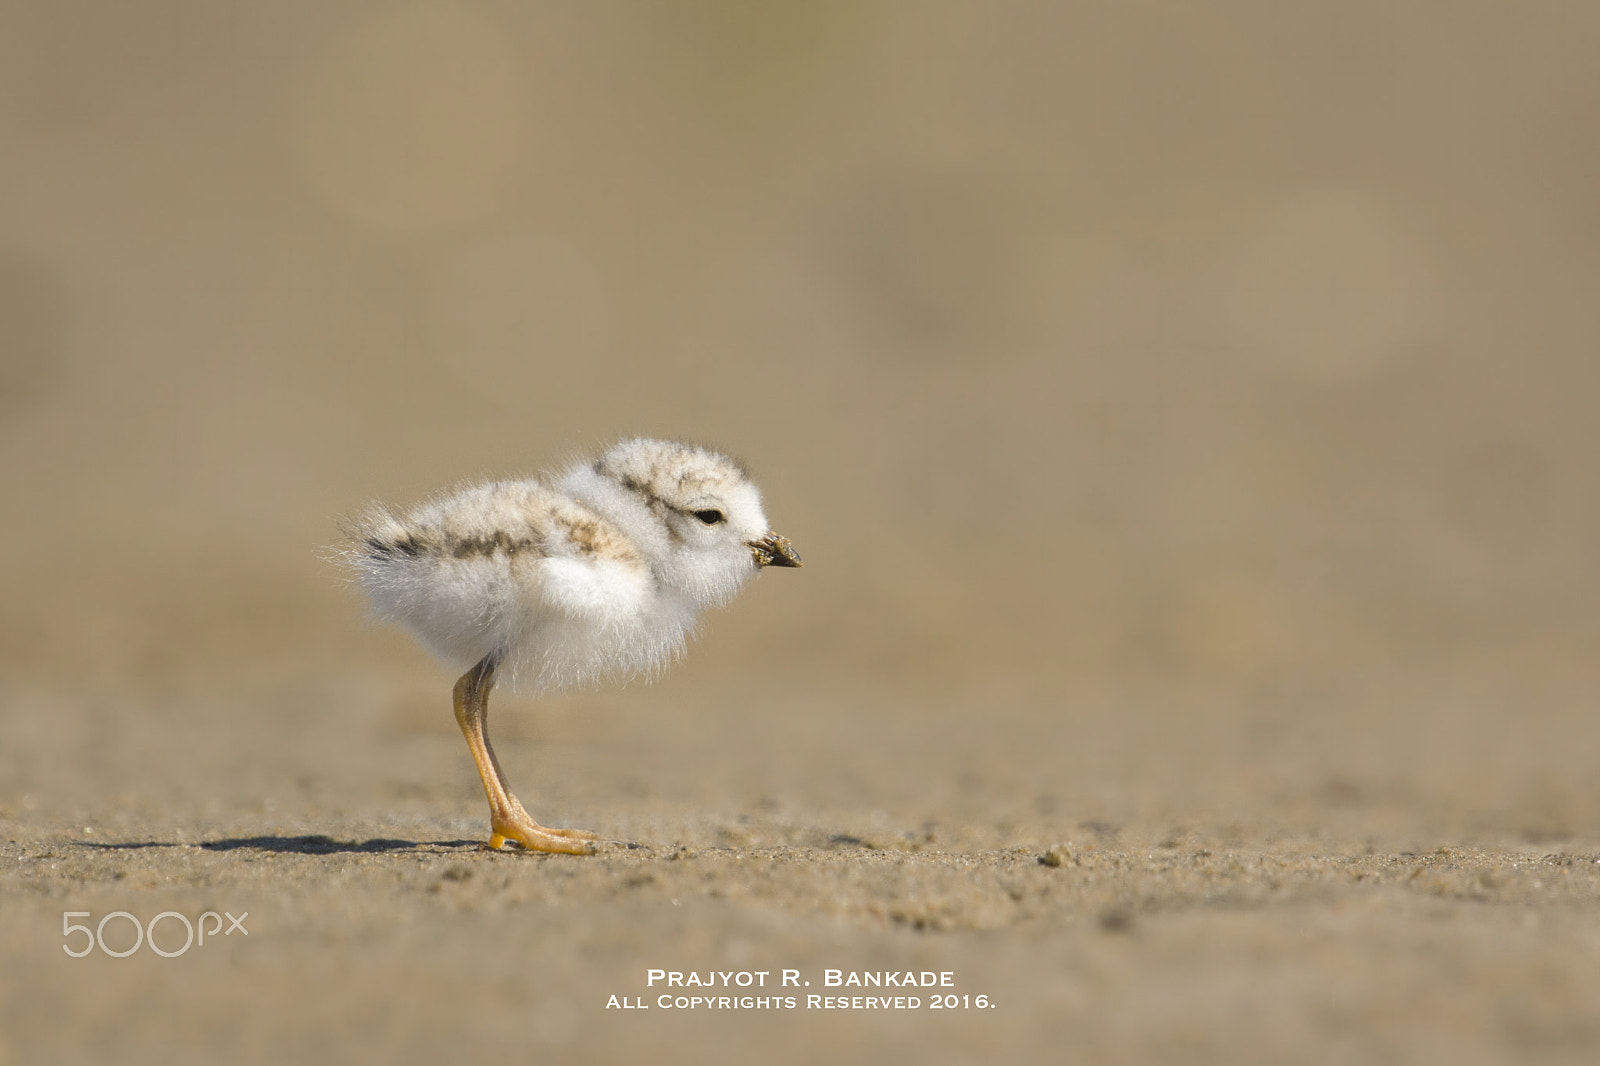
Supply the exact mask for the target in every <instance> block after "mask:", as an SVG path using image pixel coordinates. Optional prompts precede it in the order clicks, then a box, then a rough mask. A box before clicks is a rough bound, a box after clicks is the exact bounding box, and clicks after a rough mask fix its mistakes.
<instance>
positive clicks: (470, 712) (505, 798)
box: [455, 659, 595, 855]
mask: <svg viewBox="0 0 1600 1066" xmlns="http://www.w3.org/2000/svg"><path fill="white" fill-rule="evenodd" d="M492 688H494V662H493V661H492V660H491V659H484V660H483V661H482V662H480V663H479V664H478V665H477V666H474V667H473V668H472V669H471V670H468V671H467V672H466V673H465V674H463V675H461V680H460V681H457V682H456V691H455V699H456V721H457V722H458V723H459V724H460V725H461V732H462V735H464V736H465V737H466V738H467V746H468V747H469V748H471V749H472V759H473V761H474V762H476V763H477V764H478V776H479V777H481V778H483V790H484V792H486V793H488V795H489V830H490V833H489V846H490V847H491V848H499V847H501V846H503V845H504V844H505V842H506V841H507V840H515V841H516V842H517V843H519V844H521V845H522V846H523V847H525V848H531V849H533V850H534V851H560V852H564V853H566V854H568V855H592V854H593V853H594V846H593V845H592V844H589V843H588V841H591V840H593V839H595V834H593V833H590V832H587V831H585V830H582V829H551V828H549V827H547V826H542V825H540V824H539V823H538V822H536V821H534V820H533V819H532V818H531V817H529V815H528V812H527V811H525V810H523V809H522V804H521V803H518V802H517V797H515V796H513V795H512V794H511V789H510V788H509V787H508V786H507V785H506V775H505V772H504V771H502V770H501V769H500V760H498V759H496V758H495V757H494V749H493V748H491V747H490V746H489V690H490V689H492Z"/></svg>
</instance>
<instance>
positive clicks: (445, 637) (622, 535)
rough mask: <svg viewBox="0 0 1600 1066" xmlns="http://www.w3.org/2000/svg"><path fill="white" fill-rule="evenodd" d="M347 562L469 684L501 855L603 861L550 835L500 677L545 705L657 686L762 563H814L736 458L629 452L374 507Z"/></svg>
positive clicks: (586, 836)
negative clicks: (506, 748)
mask: <svg viewBox="0 0 1600 1066" xmlns="http://www.w3.org/2000/svg"><path fill="white" fill-rule="evenodd" d="M352 539H353V541H354V545H353V547H352V548H351V549H350V550H349V552H348V553H347V555H348V557H349V559H350V561H351V563H352V564H353V566H354V568H355V570H356V573H357V576H358V578H359V580H360V583H361V585H362V586H363V587H364V588H365V589H366V592H367V594H368V596H369V597H370V598H371V600H372V603H373V605H374V607H375V608H376V609H377V612H378V613H379V614H380V615H381V616H382V617H383V618H385V619H386V620H389V621H392V622H396V623H398V624H400V625H402V626H404V627H405V628H406V629H408V630H410V631H411V632H412V633H413V634H414V635H415V636H416V637H417V639H418V640H420V641H421V642H422V643H423V645H425V646H426V647H427V648H428V649H429V650H430V651H432V652H433V653H434V654H435V655H437V656H438V657H439V658H440V659H442V660H444V661H445V662H446V663H447V664H449V665H451V666H453V667H454V668H456V669H464V670H465V671H466V672H465V673H464V674H462V675H461V679H460V680H459V681H457V682H456V686H455V711H456V721H457V722H458V723H459V724H460V726H461V732H462V733H463V734H464V735H465V736H466V738H467V745H468V747H470V748H471V749H472V758H473V760H474V761H475V762H476V763H477V764H478V773H479V775H480V776H481V777H482V778H483V788H484V791H485V792H486V793H487V794H488V797H489V828H490V836H489V846H490V847H493V848H499V847H502V846H503V845H504V844H505V842H506V841H507V840H514V841H516V842H517V843H519V844H521V845H522V846H523V847H525V848H531V849H534V850H538V851H558V852H566V853H569V854H577V855H583V854H589V853H591V852H592V851H593V850H594V848H593V845H592V844H590V843H589V842H590V841H591V840H594V839H595V834H593V833H590V832H587V831H585V830H581V829H552V828H549V827H547V826H543V825H540V824H539V823H538V822H536V821H534V820H533V818H532V817H530V816H529V814H528V812H527V811H526V810H524V809H523V807H522V804H521V803H519V802H518V801H517V798H516V796H514V795H512V793H511V788H510V786H509V785H508V784H507V783H506V779H505V773H504V772H503V771H502V770H501V769H500V763H499V760H497V759H496V758H495V754H494V748H493V747H491V746H490V744H489V728H488V713H489V703H488V701H489V692H490V690H491V689H492V688H493V687H494V685H495V682H496V680H498V679H502V678H503V679H507V680H509V681H510V683H511V684H512V686H513V687H514V688H517V689H521V690H525V691H529V692H533V693H539V692H548V691H552V690H555V689H560V688H565V687H567V686H571V685H581V684H587V683H592V682H597V681H600V680H604V679H617V678H627V677H632V676H636V675H639V674H654V673H658V672H660V671H661V670H663V669H665V668H666V666H667V665H669V664H670V663H671V662H672V661H673V660H674V659H675V658H677V657H678V656H679V655H680V654H682V652H683V648H684V645H685V644H686V643H687V641H688V639H689V637H690V636H691V635H692V634H693V630H694V626H695V620H696V618H697V617H698V615H699V613H700V612H701V611H702V610H704V609H705V608H707V607H712V606H716V605H718V604H721V603H724V602H725V601H727V600H728V599H729V598H730V597H731V596H732V595H733V594H734V593H735V592H737V591H738V590H739V588H740V586H742V585H743V584H744V583H745V582H746V581H748V580H749V579H750V578H752V577H754V576H755V575H756V574H757V573H758V572H759V571H760V570H761V569H762V568H763V567H767V566H785V567H797V566H799V565H800V556H799V555H797V554H796V553H795V550H794V548H793V547H791V546H790V544H789V541H788V540H786V539H785V538H783V537H780V536H779V535H778V534H776V533H774V532H772V531H771V530H770V529H768V528H767V519H766V515H765V513H763V511H762V508H761V493H760V491H759V490H758V489H757V488H756V486H755V485H754V484H753V483H752V482H751V481H750V478H749V476H748V475H747V474H746V472H745V470H744V468H743V467H742V466H740V465H739V464H738V463H737V462H735V461H733V460H732V459H729V458H727V457H726V456H723V455H718V454H716V453H715V452H711V451H707V450H706V449H704V448H699V447H696V446H694V445H690V444H681V443H677V442H672V441H660V440H645V439H636V440H625V441H622V442H620V443H618V444H616V445H614V446H612V447H611V448H610V449H608V450H607V451H606V452H605V453H604V454H603V455H601V456H600V458H599V459H596V460H594V461H593V462H587V463H582V464H579V465H576V466H573V467H571V468H570V469H568V470H567V471H566V473H565V474H563V475H562V476H560V477H559V478H558V479H556V480H554V481H553V482H550V483H546V482H544V481H540V480H537V479H530V480H522V481H491V482H489V483H487V484H483V485H477V486H474V487H472V488H468V489H464V490H462V491H458V492H455V493H452V494H450V495H447V496H441V497H439V498H437V499H434V500H432V501H430V502H428V503H424V504H421V505H419V506H417V507H415V508H413V509H411V510H409V511H405V512H399V513H397V512H395V511H391V510H390V509H389V508H387V507H384V506H382V505H374V506H373V507H372V508H371V510H370V511H369V512H368V513H367V515H366V516H365V517H364V518H363V519H362V520H361V521H360V522H359V523H358V524H357V526H356V528H355V529H354V530H353V531H352Z"/></svg>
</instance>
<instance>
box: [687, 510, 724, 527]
mask: <svg viewBox="0 0 1600 1066" xmlns="http://www.w3.org/2000/svg"><path fill="white" fill-rule="evenodd" d="M694 516H695V517H696V518H698V519H700V521H702V522H704V523H705V524H706V525H708V526H714V525H716V524H717V523H718V522H726V521H727V520H728V519H727V517H726V516H725V515H724V514H723V513H722V512H721V511H696V512H695V513H694Z"/></svg>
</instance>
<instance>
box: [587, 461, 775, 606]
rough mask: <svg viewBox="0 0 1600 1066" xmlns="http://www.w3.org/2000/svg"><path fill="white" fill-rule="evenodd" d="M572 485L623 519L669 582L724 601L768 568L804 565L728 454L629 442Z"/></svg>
mask: <svg viewBox="0 0 1600 1066" xmlns="http://www.w3.org/2000/svg"><path fill="white" fill-rule="evenodd" d="M568 485H569V487H570V488H572V489H573V490H575V491H577V492H578V493H579V495H580V496H582V497H583V498H585V502H588V503H589V504H590V505H591V506H595V507H597V508H599V509H600V510H601V511H602V512H604V513H605V514H606V515H607V517H609V518H611V519H612V520H613V521H615V522H618V523H619V525H621V526H622V527H623V528H624V530H625V531H626V532H627V533H628V534H629V535H630V536H631V537H633V539H634V541H635V543H637V544H638V545H639V546H640V548H641V549H642V550H643V551H644V552H645V554H646V556H647V557H648V558H649V559H650V563H651V568H652V569H653V570H654V571H655V573H656V575H657V577H658V579H659V580H661V582H662V583H663V584H665V585H668V586H671V587H673V588H676V589H678V590H679V591H681V592H684V593H687V594H688V595H689V596H691V597H692V598H693V599H694V600H695V601H696V602H699V603H705V604H709V603H717V602H721V601H722V600H724V599H726V598H727V597H728V596H730V595H732V594H733V593H734V592H735V591H736V590H737V589H738V587H739V586H740V585H741V584H743V583H744V582H745V581H746V580H748V579H749V578H750V577H751V576H752V575H754V574H755V573H756V571H757V570H759V569H760V568H762V567H764V566H788V567H793V566H799V565H800V556H799V555H798V554H797V553H796V552H795V550H794V548H793V547H792V546H791V545H790V543H789V541H788V540H787V539H786V538H784V537H781V536H779V535H778V534H777V533H774V532H773V531H772V530H771V529H769V528H768V527H767V516H766V514H765V512H764V511H763V510H762V508H761V491H760V490H759V489H757V488H756V486H755V484H754V483H753V482H751V480H750V478H749V475H748V474H747V473H746V472H745V470H744V468H743V467H742V466H741V465H740V464H739V463H737V462H735V461H734V460H732V459H729V458H728V457H727V456H725V455H719V454H717V453H716V452H712V451H708V450H706V449H704V448H700V447H696V446H695V445H692V444H681V443H677V442H674V441H660V440H646V439H635V440H625V441H622V442H620V443H618V444H615V445H613V446H612V447H611V448H609V449H607V451H606V452H605V454H604V455H602V456H601V457H600V458H599V459H597V460H595V461H594V463H593V464H592V465H591V466H590V467H588V468H587V470H586V471H585V470H584V469H581V468H580V469H579V470H576V471H574V472H573V473H572V474H571V475H569V477H568Z"/></svg>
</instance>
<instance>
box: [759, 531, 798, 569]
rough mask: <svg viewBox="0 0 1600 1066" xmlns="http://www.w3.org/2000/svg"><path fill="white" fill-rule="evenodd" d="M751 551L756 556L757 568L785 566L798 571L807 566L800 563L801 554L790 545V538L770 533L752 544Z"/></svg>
mask: <svg viewBox="0 0 1600 1066" xmlns="http://www.w3.org/2000/svg"><path fill="white" fill-rule="evenodd" d="M750 550H751V551H752V552H753V553H754V554H755V559H756V565H757V566H783V567H791V568H794V569H798V568H799V567H801V566H804V565H805V564H804V563H802V562H801V561H800V553H799V552H797V551H795V550H794V545H792V544H790V543H789V538H787V537H781V536H779V535H778V534H776V533H768V534H767V535H766V536H764V537H762V538H760V539H759V540H755V541H752V542H751V543H750Z"/></svg>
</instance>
